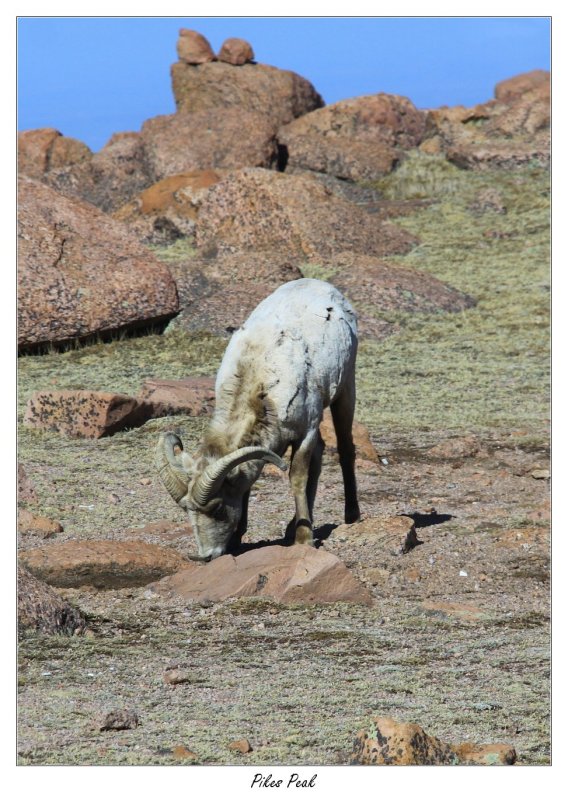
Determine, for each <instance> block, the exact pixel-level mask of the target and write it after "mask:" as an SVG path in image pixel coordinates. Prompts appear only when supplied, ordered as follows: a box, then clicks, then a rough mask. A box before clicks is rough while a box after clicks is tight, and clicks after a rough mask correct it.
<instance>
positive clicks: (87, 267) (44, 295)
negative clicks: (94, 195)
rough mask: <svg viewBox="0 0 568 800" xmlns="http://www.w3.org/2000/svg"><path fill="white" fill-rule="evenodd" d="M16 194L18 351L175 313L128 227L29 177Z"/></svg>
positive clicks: (169, 292) (168, 286) (160, 275)
mask: <svg viewBox="0 0 568 800" xmlns="http://www.w3.org/2000/svg"><path fill="white" fill-rule="evenodd" d="M18 189H19V191H18V203H19V209H18V212H19V220H18V236H19V254H18V255H19V258H18V345H19V346H20V347H24V348H29V347H34V346H38V345H44V344H47V343H49V342H52V343H62V342H66V341H69V340H72V339H75V338H81V337H85V336H89V335H91V334H94V333H103V332H105V331H116V330H119V329H124V328H128V327H132V326H135V325H140V324H143V323H144V324H145V323H149V322H157V321H159V320H165V319H168V318H170V317H171V316H173V315H174V314H175V313H176V312H177V311H178V297H177V290H176V286H175V283H174V281H173V279H172V276H171V274H170V272H169V270H168V268H167V267H166V266H165V265H164V264H162V263H161V262H160V261H158V260H157V259H156V258H155V257H154V256H153V255H152V254H151V253H150V252H149V251H148V250H146V249H145V248H144V247H143V246H142V245H140V244H139V243H138V242H137V240H136V239H135V238H134V237H133V236H132V234H130V232H129V231H128V229H127V228H126V226H125V225H123V224H122V223H120V222H117V221H115V220H113V219H112V218H111V217H109V216H107V215H106V214H104V213H102V212H101V211H98V210H97V209H96V208H95V207H94V206H92V205H90V204H88V203H84V202H81V201H78V200H75V201H72V200H70V199H68V198H66V197H64V196H63V195H61V194H59V193H58V192H55V191H54V190H53V189H51V188H49V187H48V186H45V185H43V184H41V183H39V182H36V181H33V180H31V179H29V178H25V177H23V178H21V180H20V182H19V187H18Z"/></svg>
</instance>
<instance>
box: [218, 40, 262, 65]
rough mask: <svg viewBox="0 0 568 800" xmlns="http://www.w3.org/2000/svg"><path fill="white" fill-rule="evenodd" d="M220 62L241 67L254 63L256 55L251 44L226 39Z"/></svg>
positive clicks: (219, 56) (220, 53)
mask: <svg viewBox="0 0 568 800" xmlns="http://www.w3.org/2000/svg"><path fill="white" fill-rule="evenodd" d="M217 58H218V59H219V61H224V62H225V63H227V64H232V65H233V66H236V67H240V66H242V65H243V64H246V63H248V62H250V61H254V53H253V50H252V47H251V46H250V44H249V43H248V42H247V41H245V40H244V39H236V38H231V39H225V41H224V42H223V44H222V45H221V49H220V50H219V55H218V56H217Z"/></svg>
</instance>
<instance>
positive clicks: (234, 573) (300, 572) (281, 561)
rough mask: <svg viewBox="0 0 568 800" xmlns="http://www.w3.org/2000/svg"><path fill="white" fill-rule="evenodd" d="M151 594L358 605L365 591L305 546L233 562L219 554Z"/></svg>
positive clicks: (331, 560) (365, 600)
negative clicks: (256, 598) (267, 598)
mask: <svg viewBox="0 0 568 800" xmlns="http://www.w3.org/2000/svg"><path fill="white" fill-rule="evenodd" d="M151 588H152V590H153V591H155V592H156V593H157V594H161V595H164V596H166V597H178V598H182V599H183V600H184V601H186V602H187V601H190V600H192V601H203V602H205V601H213V602H218V601H220V600H224V599H226V598H229V597H270V598H272V599H274V600H277V601H279V602H282V603H334V602H345V603H361V604H363V605H370V604H371V603H372V596H371V594H370V592H369V591H368V590H367V589H366V588H365V587H364V586H363V584H361V583H360V582H359V581H358V580H357V578H355V577H354V576H353V575H352V574H351V572H350V571H349V570H348V569H347V567H346V566H345V564H344V563H343V562H342V561H340V560H339V559H338V558H337V557H336V556H333V555H332V554H331V553H326V552H325V551H324V550H321V549H320V550H316V549H315V548H313V547H308V546H307V545H294V546H293V547H282V546H280V545H271V546H270V547H261V548H258V549H255V550H249V551H248V552H246V553H243V554H242V555H239V556H237V557H236V558H235V557H233V556H230V555H226V556H221V557H220V558H216V559H215V560H214V561H211V562H210V563H209V564H200V565H197V564H195V565H191V566H190V567H189V568H188V569H184V570H183V572H178V573H177V574H176V575H172V576H171V577H169V578H164V579H162V580H161V581H159V582H158V583H155V584H153V585H152V587H151Z"/></svg>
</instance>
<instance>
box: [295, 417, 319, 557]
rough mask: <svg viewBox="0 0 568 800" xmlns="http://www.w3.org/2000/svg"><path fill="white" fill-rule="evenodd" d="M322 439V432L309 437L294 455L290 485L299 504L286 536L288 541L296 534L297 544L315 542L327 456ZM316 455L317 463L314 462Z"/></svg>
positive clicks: (316, 432)
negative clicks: (323, 458)
mask: <svg viewBox="0 0 568 800" xmlns="http://www.w3.org/2000/svg"><path fill="white" fill-rule="evenodd" d="M319 439H320V436H319V431H318V430H316V431H315V434H314V435H311V436H308V437H306V438H305V439H304V441H303V442H302V443H301V444H300V445H299V446H295V447H294V448H293V452H292V462H291V465H290V485H291V487H292V492H293V494H294V501H295V503H296V515H295V517H294V519H293V520H292V522H291V523H290V525H289V526H288V530H287V532H286V535H287V537H288V536H289V534H290V533H292V532H293V534H294V541H295V542H296V543H297V544H313V542H314V539H313V535H312V510H313V503H314V498H315V492H316V488H317V480H318V477H319V472H320V468H321V455H322V452H323V449H322V448H321V446H320V444H319ZM314 453H315V459H313V458H312V457H313V456H314ZM312 462H313V463H312ZM290 529H292V530H290Z"/></svg>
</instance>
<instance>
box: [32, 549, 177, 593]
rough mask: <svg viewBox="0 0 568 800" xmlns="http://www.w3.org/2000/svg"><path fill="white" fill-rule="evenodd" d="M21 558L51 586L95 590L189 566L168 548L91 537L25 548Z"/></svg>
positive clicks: (135, 582)
mask: <svg viewBox="0 0 568 800" xmlns="http://www.w3.org/2000/svg"><path fill="white" fill-rule="evenodd" d="M20 561H21V562H22V563H23V565H24V566H25V567H26V569H28V570H29V571H30V572H31V573H32V574H33V575H35V576H36V577H37V578H39V579H40V580H43V581H45V582H46V583H48V584H50V585H52V586H61V587H77V586H94V587H95V588H97V589H119V588H123V587H126V586H144V585H145V584H147V583H151V582H152V581H156V580H158V579H159V578H162V577H163V576H164V575H171V574H172V573H174V572H177V571H178V570H183V569H184V567H186V566H187V565H188V562H187V561H186V559H185V558H183V557H182V556H181V555H180V554H179V553H176V552H175V550H172V549H170V548H168V547H160V546H159V545H155V544H148V543H147V542H141V541H131V542H117V541H111V540H93V539H91V540H88V541H79V540H76V539H71V540H69V541H67V542H58V543H55V544H47V545H45V546H44V547H38V548H33V549H31V550H25V551H24V552H22V553H20Z"/></svg>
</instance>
